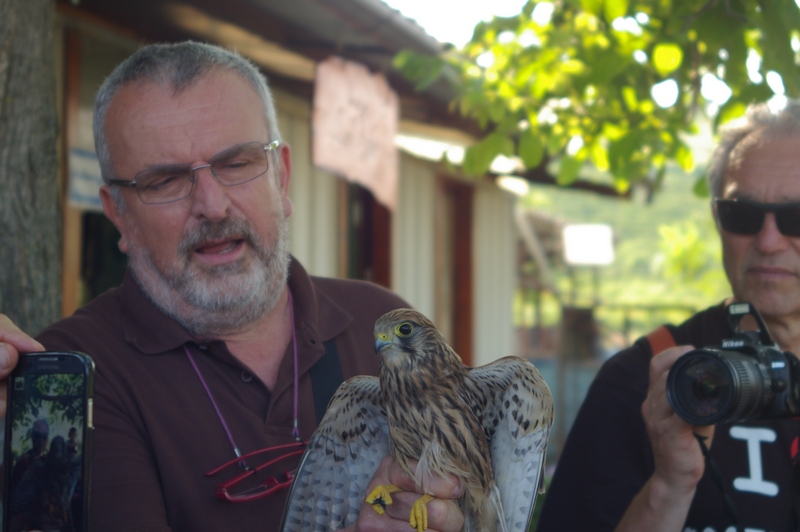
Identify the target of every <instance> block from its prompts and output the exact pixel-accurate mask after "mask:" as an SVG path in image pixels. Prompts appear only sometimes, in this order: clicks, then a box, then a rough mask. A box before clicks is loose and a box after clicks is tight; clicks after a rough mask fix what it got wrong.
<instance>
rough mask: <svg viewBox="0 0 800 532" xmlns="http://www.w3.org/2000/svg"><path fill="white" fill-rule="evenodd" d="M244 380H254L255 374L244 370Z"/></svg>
mask: <svg viewBox="0 0 800 532" xmlns="http://www.w3.org/2000/svg"><path fill="white" fill-rule="evenodd" d="M242 380H243V381H244V382H250V381H251V380H253V375H251V374H250V373H247V372H246V371H243V372H242Z"/></svg>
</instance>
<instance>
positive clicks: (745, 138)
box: [708, 99, 800, 198]
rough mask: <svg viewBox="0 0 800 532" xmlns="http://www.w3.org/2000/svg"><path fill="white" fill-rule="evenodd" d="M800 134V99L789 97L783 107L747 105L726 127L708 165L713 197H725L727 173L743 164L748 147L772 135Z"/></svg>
mask: <svg viewBox="0 0 800 532" xmlns="http://www.w3.org/2000/svg"><path fill="white" fill-rule="evenodd" d="M794 135H800V100H791V99H787V100H786V105H785V106H783V107H782V108H778V109H772V108H771V107H770V105H769V104H768V103H759V104H755V105H751V106H750V107H748V108H747V111H746V112H745V114H744V116H743V117H741V118H739V119H737V120H734V121H733V122H731V123H730V124H728V125H726V126H724V127H723V128H722V130H721V139H720V142H719V144H718V145H717V147H716V149H715V150H714V153H713V155H712V156H711V162H710V164H709V167H708V189H709V190H710V191H711V197H712V198H720V197H722V193H723V190H722V187H723V183H724V177H725V173H726V172H727V171H728V169H729V168H731V167H736V166H737V165H738V164H740V163H741V161H742V158H743V157H744V154H745V152H747V150H748V149H749V148H750V147H752V146H754V145H756V144H758V143H759V142H762V141H763V140H767V139H770V138H776V137H781V136H794Z"/></svg>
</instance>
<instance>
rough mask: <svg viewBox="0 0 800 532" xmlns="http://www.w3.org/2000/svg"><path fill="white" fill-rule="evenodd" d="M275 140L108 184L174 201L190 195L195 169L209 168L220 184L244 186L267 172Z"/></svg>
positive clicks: (145, 198) (149, 199)
mask: <svg viewBox="0 0 800 532" xmlns="http://www.w3.org/2000/svg"><path fill="white" fill-rule="evenodd" d="M279 144H280V143H279V142H278V141H277V140H275V141H272V142H270V143H269V144H262V143H260V142H250V143H247V144H240V145H238V146H234V147H232V148H228V149H227V150H225V151H223V152H221V153H218V154H216V155H215V156H213V157H212V158H211V159H209V161H208V164H201V165H199V166H191V165H188V164H165V165H161V166H153V167H151V168H147V169H145V170H142V171H141V172H139V173H137V174H136V175H135V176H133V181H126V180H122V179H111V180H109V184H111V185H116V186H120V187H131V188H135V189H136V193H137V194H139V199H141V200H142V203H149V204H157V203H171V202H173V201H178V200H182V199H184V198H187V197H189V194H191V193H192V189H193V188H194V182H195V180H196V177H195V172H196V171H197V170H200V169H201V168H208V169H209V170H210V171H211V175H212V176H214V179H216V180H217V182H218V183H220V184H221V185H225V186H228V187H231V186H235V185H241V184H244V183H247V182H248V181H252V180H253V179H255V178H257V177H259V176H261V175H264V174H265V173H267V170H269V157H268V156H267V153H268V152H269V151H271V150H274V149H275V148H277V147H278V145H279Z"/></svg>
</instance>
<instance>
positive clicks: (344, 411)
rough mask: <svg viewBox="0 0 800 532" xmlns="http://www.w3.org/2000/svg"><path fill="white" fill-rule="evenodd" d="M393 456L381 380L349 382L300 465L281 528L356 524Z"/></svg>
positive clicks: (289, 530)
mask: <svg viewBox="0 0 800 532" xmlns="http://www.w3.org/2000/svg"><path fill="white" fill-rule="evenodd" d="M388 452H389V436H388V427H387V425H386V415H385V414H384V413H383V411H382V409H381V406H380V386H379V384H378V379H377V378H376V377H353V378H352V379H349V380H347V381H345V382H344V383H342V385H341V386H340V387H339V389H338V390H337V391H336V394H334V396H333V398H332V399H331V402H330V404H329V406H328V410H327V411H326V413H325V416H324V417H323V418H322V421H321V422H320V425H319V427H318V428H317V430H316V432H314V435H313V436H312V437H311V440H310V441H309V444H308V448H307V449H306V452H305V454H304V455H303V458H302V460H301V461H300V465H299V466H298V469H297V475H296V477H295V481H294V482H293V484H292V489H291V491H290V493H289V497H288V500H287V503H286V508H285V510H284V516H283V524H282V528H281V530H283V531H285V532H294V531H302V532H306V531H329V530H338V529H340V528H343V527H346V526H349V525H351V524H353V523H355V521H356V518H357V517H358V512H359V510H360V509H361V503H362V502H363V501H364V498H365V497H366V488H367V484H368V483H369V481H370V480H371V479H372V476H373V475H374V473H375V470H376V469H377V468H378V464H379V463H380V461H381V460H382V459H383V457H384V456H386V455H387V454H388Z"/></svg>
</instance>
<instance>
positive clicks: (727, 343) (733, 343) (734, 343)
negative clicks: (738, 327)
mask: <svg viewBox="0 0 800 532" xmlns="http://www.w3.org/2000/svg"><path fill="white" fill-rule="evenodd" d="M743 346H744V340H731V339H729V340H723V341H722V349H732V348H734V347H743Z"/></svg>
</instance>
